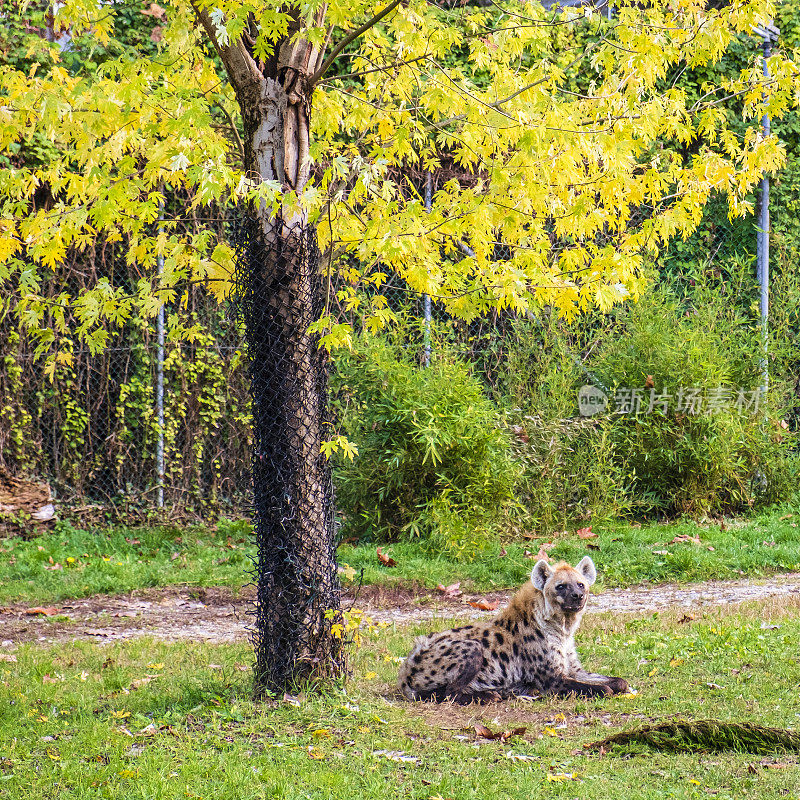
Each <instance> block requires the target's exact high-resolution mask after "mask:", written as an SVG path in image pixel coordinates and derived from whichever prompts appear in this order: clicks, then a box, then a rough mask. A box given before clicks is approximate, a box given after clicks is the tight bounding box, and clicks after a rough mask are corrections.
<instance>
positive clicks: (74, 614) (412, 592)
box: [0, 573, 800, 648]
mask: <svg viewBox="0 0 800 800" xmlns="http://www.w3.org/2000/svg"><path fill="white" fill-rule="evenodd" d="M509 597H510V593H508V592H492V593H489V594H484V595H471V594H467V595H463V596H461V597H457V598H446V597H443V596H441V595H436V594H432V593H431V592H430V591H429V590H426V589H423V588H421V587H418V586H403V587H365V588H363V589H362V590H361V591H360V592H359V593H358V596H357V598H353V596H352V595H345V597H344V607H345V608H348V607H349V606H351V605H353V603H355V606H356V607H357V608H360V609H363V610H364V611H365V612H366V613H367V614H368V615H369V616H370V617H372V619H374V620H375V621H376V622H388V623H390V624H397V625H409V624H418V623H420V624H425V625H426V627H427V623H434V624H435V623H436V622H437V621H439V620H449V619H452V618H479V617H486V616H490V615H491V614H493V613H495V612H493V611H484V610H481V609H479V608H476V607H475V606H473V605H470V603H477V602H482V603H486V604H489V605H494V604H497V606H498V608H500V607H502V606H503V605H504V604H505V603H506V602H507V601H508V598H509ZM252 601H253V590H252V588H251V587H246V588H245V589H243V590H242V591H241V592H240V593H239V594H238V595H237V594H234V593H233V592H232V591H231V590H230V589H226V588H224V587H212V588H196V587H169V588H165V589H147V590H142V591H137V592H133V593H132V594H129V595H114V596H96V597H89V598H85V599H82V600H70V601H69V602H64V603H61V604H59V605H58V606H55V607H53V608H46V609H43V610H44V611H46V612H48V614H49V615H44V614H41V613H39V614H31V613H26V612H30V609H29V608H28V607H27V606H22V605H16V606H10V607H5V608H0V646H2V647H5V648H10V647H14V646H16V645H17V644H19V643H20V642H27V641H40V642H57V641H65V640H72V639H94V640H96V641H105V640H115V639H129V638H132V637H136V636H154V637H156V638H159V639H166V640H185V639H193V640H195V641H207V642H217V643H227V642H235V641H243V640H245V639H246V637H247V629H248V625H249V623H250V616H249V613H248V612H249V611H250V609H251V607H252ZM755 601H760V602H762V601H768V602H767V603H766V605H765V608H764V612H765V614H769V613H771V611H774V612H778V611H779V610H780V609H781V608H785V607H786V606H791V607H796V606H798V605H800V573H791V574H787V575H777V576H774V577H773V578H771V579H769V580H757V581H751V580H738V581H709V582H707V583H700V584H684V585H680V584H667V585H661V586H637V587H633V588H629V589H610V590H608V591H606V592H603V593H602V594H598V595H595V596H594V597H592V598H591V600H590V606H589V614H590V615H591V614H598V613H610V614H626V615H627V614H649V613H653V612H654V611H659V612H661V611H669V612H670V613H674V614H678V615H680V614H686V615H688V616H689V617H691V616H692V614H693V612H694V611H698V610H702V609H711V608H713V609H715V610H716V611H717V613H726V612H728V611H730V610H731V609H734V608H735V607H736V606H738V605H739V604H741V603H748V602H755ZM587 622H588V621H587ZM589 624H591V622H589Z"/></svg>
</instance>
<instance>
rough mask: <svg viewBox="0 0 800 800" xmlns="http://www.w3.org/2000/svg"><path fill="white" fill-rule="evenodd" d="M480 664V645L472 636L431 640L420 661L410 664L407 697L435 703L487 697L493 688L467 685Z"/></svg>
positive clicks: (468, 701) (471, 700)
mask: <svg viewBox="0 0 800 800" xmlns="http://www.w3.org/2000/svg"><path fill="white" fill-rule="evenodd" d="M482 667H483V648H482V647H481V645H480V643H479V642H477V641H475V640H473V639H456V640H452V639H444V640H440V641H437V642H433V643H432V644H431V646H430V648H428V649H427V651H426V652H425V653H424V654H423V658H422V659H421V661H420V662H418V663H417V664H416V665H413V664H412V665H411V666H410V668H409V670H408V684H409V685H410V688H411V690H412V693H411V697H410V699H412V700H432V701H434V702H437V703H441V702H443V701H445V700H452V701H454V702H456V703H461V704H465V703H471V702H473V701H478V702H480V701H483V700H487V699H490V696H492V695H493V693H492V692H476V691H471V690H470V689H469V688H468V687H469V684H470V683H471V682H472V681H473V680H474V678H475V677H476V675H477V674H478V673H479V672H480V670H481V668H482ZM405 694H406V696H407V697H408V696H409V694H408V693H405ZM492 699H495V697H493V698H492Z"/></svg>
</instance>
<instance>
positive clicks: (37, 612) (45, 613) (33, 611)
mask: <svg viewBox="0 0 800 800" xmlns="http://www.w3.org/2000/svg"><path fill="white" fill-rule="evenodd" d="M59 611H60V609H58V608H56V607H55V606H47V608H43V607H42V606H36V607H34V608H26V609H25V610H24V611H23V612H22V613H23V614H26V615H27V616H29V617H36V616H40V617H54V616H55V615H56V614H58V612H59Z"/></svg>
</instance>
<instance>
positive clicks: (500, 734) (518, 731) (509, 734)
mask: <svg viewBox="0 0 800 800" xmlns="http://www.w3.org/2000/svg"><path fill="white" fill-rule="evenodd" d="M473 727H474V731H475V733H477V734H478V736H480V737H481V738H482V739H491V740H492V741H494V740H499V741H501V742H507V741H508V740H509V739H513V738H514V737H515V736H522V734H523V733H525V731H526V730H527V728H512V729H510V730H507V731H493V730H491V729H490V728H487V727H486V726H485V725H483V724H481V723H480V722H478V723H476V724H475V725H474V726H473Z"/></svg>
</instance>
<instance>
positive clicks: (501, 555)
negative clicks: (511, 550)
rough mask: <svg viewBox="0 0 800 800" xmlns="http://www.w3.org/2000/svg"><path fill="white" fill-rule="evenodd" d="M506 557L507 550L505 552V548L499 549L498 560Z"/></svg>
mask: <svg viewBox="0 0 800 800" xmlns="http://www.w3.org/2000/svg"><path fill="white" fill-rule="evenodd" d="M507 555H508V550H506V549H505V547H501V548H500V555H498V558H505V557H506V556H507Z"/></svg>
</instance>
